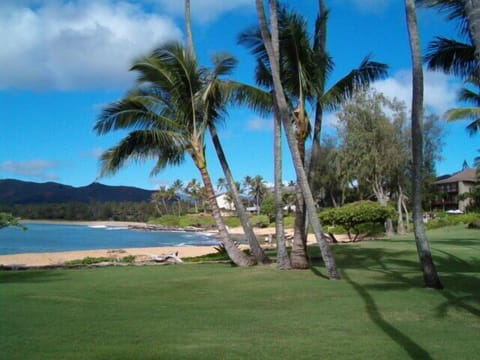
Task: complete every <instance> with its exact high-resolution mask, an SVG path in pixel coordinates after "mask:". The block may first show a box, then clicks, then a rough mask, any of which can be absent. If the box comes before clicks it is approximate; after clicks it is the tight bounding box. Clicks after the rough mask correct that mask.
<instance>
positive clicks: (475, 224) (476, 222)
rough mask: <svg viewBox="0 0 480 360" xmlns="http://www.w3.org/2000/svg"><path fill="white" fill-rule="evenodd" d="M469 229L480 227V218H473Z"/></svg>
mask: <svg viewBox="0 0 480 360" xmlns="http://www.w3.org/2000/svg"><path fill="white" fill-rule="evenodd" d="M468 228H469V229H480V218H476V219H473V220H472V221H470V223H469V224H468Z"/></svg>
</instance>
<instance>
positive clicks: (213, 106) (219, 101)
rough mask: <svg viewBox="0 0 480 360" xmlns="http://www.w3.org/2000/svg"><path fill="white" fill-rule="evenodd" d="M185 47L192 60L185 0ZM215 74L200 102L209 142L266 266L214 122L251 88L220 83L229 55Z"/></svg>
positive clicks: (217, 59) (260, 260)
mask: <svg viewBox="0 0 480 360" xmlns="http://www.w3.org/2000/svg"><path fill="white" fill-rule="evenodd" d="M184 13H185V16H184V17H185V19H184V20H185V35H186V36H185V46H186V49H187V51H188V53H189V55H190V56H191V57H192V58H193V59H195V58H196V55H195V48H194V46H193V36H192V29H191V22H190V0H185V9H184ZM214 61H215V71H213V72H211V73H210V75H209V79H208V86H207V87H206V88H205V91H204V93H203V94H202V100H203V102H204V104H205V115H206V119H207V121H208V130H209V132H210V135H211V138H212V143H213V146H214V148H215V151H216V153H217V157H218V160H219V162H220V165H221V167H222V170H223V173H224V174H225V178H226V182H227V184H228V186H229V189H230V193H231V196H232V200H233V203H234V204H235V208H236V211H237V214H238V217H239V219H240V222H241V224H242V227H243V230H244V232H245V237H246V238H247V241H248V244H249V246H250V250H251V252H252V254H253V256H254V257H255V259H256V261H257V262H258V263H259V264H268V263H270V259H269V258H268V257H267V255H266V254H265V252H264V251H263V249H262V247H261V246H260V244H259V242H258V240H257V237H256V236H255V233H254V231H253V228H252V226H251V224H250V221H249V220H248V214H247V212H246V210H245V207H244V206H243V203H242V201H241V199H240V194H239V192H238V189H237V188H236V186H235V181H234V179H233V175H232V172H231V171H230V166H229V164H228V162H227V159H226V157H225V154H224V151H223V147H222V144H221V143H220V138H219V136H218V133H217V126H216V123H217V122H218V120H219V119H221V118H222V117H221V115H222V114H223V113H224V112H225V106H226V104H227V102H228V101H230V95H231V94H236V96H237V97H239V96H240V97H241V96H242V95H241V93H243V92H245V91H246V92H249V91H250V90H249V89H250V87H249V86H247V85H245V84H241V83H237V82H225V81H220V77H221V76H222V75H225V74H228V73H230V71H231V70H232V69H233V67H234V66H235V65H236V61H235V60H234V59H233V58H231V57H229V56H219V57H215V59H214Z"/></svg>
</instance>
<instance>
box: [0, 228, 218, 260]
mask: <svg viewBox="0 0 480 360" xmlns="http://www.w3.org/2000/svg"><path fill="white" fill-rule="evenodd" d="M25 225H26V226H27V228H28V229H27V231H22V230H21V229H20V228H16V227H7V228H3V229H1V230H0V255H7V254H21V253H37V252H57V251H74V250H95V249H122V248H136V247H158V246H202V245H217V244H218V241H217V240H216V239H215V237H213V236H211V235H209V234H203V233H196V232H183V231H178V232H170V231H168V232H167V231H165V232H164V231H155V232H153V231H140V230H129V229H128V228H123V227H107V226H83V225H56V224H55V225H52V224H25Z"/></svg>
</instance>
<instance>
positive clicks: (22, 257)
mask: <svg viewBox="0 0 480 360" xmlns="http://www.w3.org/2000/svg"><path fill="white" fill-rule="evenodd" d="M176 252H178V256H179V257H180V258H185V257H196V256H202V255H207V254H211V253H215V252H216V250H215V247H214V246H165V247H147V248H122V249H100V250H75V251H59V252H48V253H23V254H11V255H0V265H3V266H12V265H17V266H18V265H21V266H29V267H30V266H49V265H61V264H62V263H65V262H67V261H72V260H80V259H83V258H86V257H125V256H129V255H133V256H139V255H147V256H148V255H158V256H160V255H169V254H173V253H176Z"/></svg>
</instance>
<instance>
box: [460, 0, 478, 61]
mask: <svg viewBox="0 0 480 360" xmlns="http://www.w3.org/2000/svg"><path fill="white" fill-rule="evenodd" d="M462 3H463V7H464V14H465V18H466V19H467V20H468V29H469V31H470V36H471V38H472V43H473V45H474V46H475V59H476V60H477V62H479V63H480V0H462Z"/></svg>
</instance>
